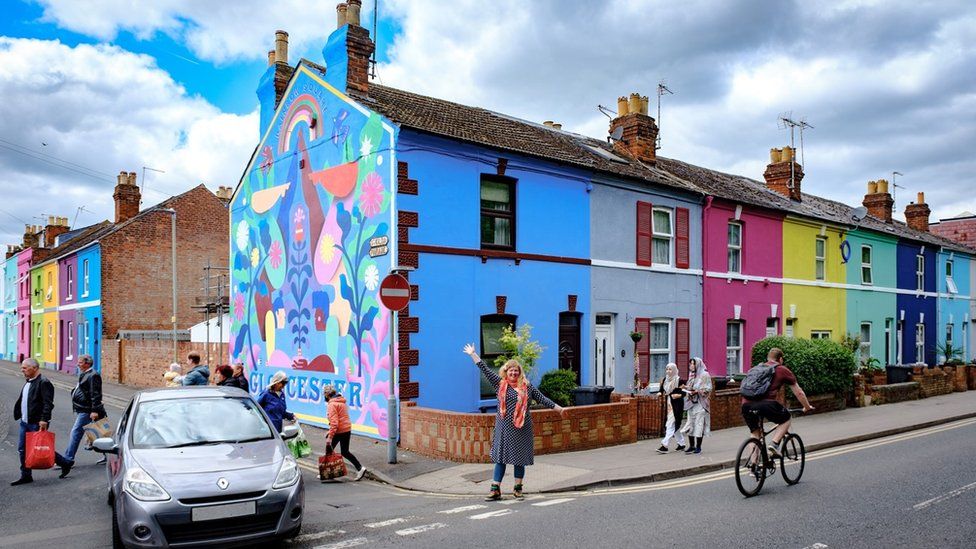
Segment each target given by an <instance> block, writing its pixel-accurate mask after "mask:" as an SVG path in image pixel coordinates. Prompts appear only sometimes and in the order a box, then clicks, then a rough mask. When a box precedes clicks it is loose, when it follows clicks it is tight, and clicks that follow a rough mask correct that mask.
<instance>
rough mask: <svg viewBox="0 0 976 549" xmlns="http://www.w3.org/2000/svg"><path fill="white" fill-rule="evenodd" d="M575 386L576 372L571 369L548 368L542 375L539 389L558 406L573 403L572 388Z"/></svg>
mask: <svg viewBox="0 0 976 549" xmlns="http://www.w3.org/2000/svg"><path fill="white" fill-rule="evenodd" d="M575 388H576V372H573V371H572V370H549V371H548V372H546V373H545V374H543V375H542V380H541V381H540V382H539V390H540V391H542V394H544V395H546V396H547V397H549V400H551V401H553V402H555V403H556V404H558V405H560V406H571V405H572V404H573V389H575Z"/></svg>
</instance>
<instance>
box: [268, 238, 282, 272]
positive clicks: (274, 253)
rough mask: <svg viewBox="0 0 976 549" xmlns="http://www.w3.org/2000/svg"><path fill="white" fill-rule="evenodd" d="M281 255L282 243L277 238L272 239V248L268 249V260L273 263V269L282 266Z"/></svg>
mask: <svg viewBox="0 0 976 549" xmlns="http://www.w3.org/2000/svg"><path fill="white" fill-rule="evenodd" d="M281 255H282V249H281V244H279V243H278V241H277V240H275V241H272V242H271V248H269V249H268V262H269V263H271V268H272V269H277V268H278V267H280V266H281Z"/></svg>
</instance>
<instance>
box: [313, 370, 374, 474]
mask: <svg viewBox="0 0 976 549" xmlns="http://www.w3.org/2000/svg"><path fill="white" fill-rule="evenodd" d="M322 394H323V395H325V401H326V403H327V404H326V412H327V414H326V415H327V417H328V419H329V434H328V435H326V437H325V443H326V444H327V445H328V446H329V449H331V450H335V447H336V446H337V445H338V446H339V449H340V453H341V454H342V457H344V458H346V459H347V460H349V463H352V466H353V467H355V468H356V480H360V479H361V478H363V475H365V474H366V467H363V465H362V464H361V463H359V460H358V459H356V456H354V455H353V453H352V452H350V451H349V442H350V440H351V439H352V422H351V421H350V420H349V406H348V405H347V404H346V399H345V397H343V396H342V395H340V394H339V392H338V391H336V390H335V388H334V387H332V385H326V386H325V387H323V388H322Z"/></svg>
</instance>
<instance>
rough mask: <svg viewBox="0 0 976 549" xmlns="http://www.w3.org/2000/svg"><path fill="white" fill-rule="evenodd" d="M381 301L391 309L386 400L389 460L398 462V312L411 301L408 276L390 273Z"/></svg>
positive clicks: (381, 286)
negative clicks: (395, 355) (396, 355)
mask: <svg viewBox="0 0 976 549" xmlns="http://www.w3.org/2000/svg"><path fill="white" fill-rule="evenodd" d="M380 302H381V303H382V304H383V306H384V307H386V308H387V309H389V310H390V398H388V399H387V401H386V432H387V435H386V436H387V461H388V463H396V462H397V452H396V445H397V433H398V432H399V429H398V428H397V426H398V425H399V421H398V417H397V407H396V402H397V400H396V382H395V379H396V373H397V365H396V361H395V360H394V359H393V358H394V353H395V352H396V340H397V336H396V312H397V311H402V310H403V309H405V308H406V307H407V304H409V303H410V282H409V281H407V279H406V278H404V277H402V276H400V275H398V274H396V273H395V272H394V273H390V274H389V275H387V276H386V278H384V279H383V282H382V283H380Z"/></svg>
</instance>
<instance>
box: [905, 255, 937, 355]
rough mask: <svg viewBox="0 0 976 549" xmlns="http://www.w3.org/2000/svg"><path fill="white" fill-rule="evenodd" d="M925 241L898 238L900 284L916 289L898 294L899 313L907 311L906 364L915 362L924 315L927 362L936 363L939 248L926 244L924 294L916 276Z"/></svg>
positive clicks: (906, 288)
mask: <svg viewBox="0 0 976 549" xmlns="http://www.w3.org/2000/svg"><path fill="white" fill-rule="evenodd" d="M922 248H923V245H922V244H920V243H917V242H912V241H899V242H898V257H897V265H896V269H897V276H898V288H899V289H900V290H909V291H910V292H913V293H899V294H898V314H899V317H898V318H901V313H902V312H903V311H904V317H905V321H904V327H903V330H902V352H901V363H902V364H914V363H915V325H916V324H917V323H918V322H919V319H920V318H922V315H924V321H923V324H925V362H926V363H927V364H935V342H936V337H935V335H936V332H937V331H938V324H939V323H938V319H937V317H936V303H937V302H938V299H937V298H936V297H935V291H936V268H935V263H936V261H935V259H936V257H935V256H936V250H935V249H933V247H932V246H931V245H928V246H924V251H922V252H921V253H922V255H924V257H925V281H924V286H925V287H924V290H923V292H922V293H921V294H916V293H914V292H915V289H916V286H917V284H916V280H915V257H916V256H917V255H918V254H919V253H920V250H921V249H922Z"/></svg>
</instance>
